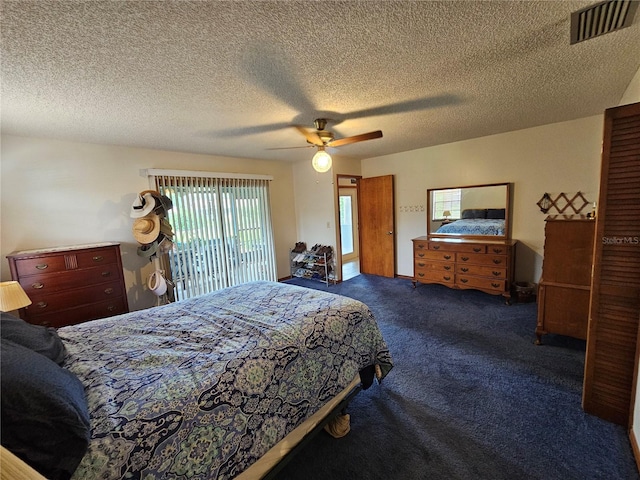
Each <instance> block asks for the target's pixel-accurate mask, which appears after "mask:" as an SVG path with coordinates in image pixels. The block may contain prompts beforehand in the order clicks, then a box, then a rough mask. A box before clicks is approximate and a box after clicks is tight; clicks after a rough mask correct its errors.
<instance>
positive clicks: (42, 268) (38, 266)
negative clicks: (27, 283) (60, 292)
mask: <svg viewBox="0 0 640 480" xmlns="http://www.w3.org/2000/svg"><path fill="white" fill-rule="evenodd" d="M47 267H49V265H47V264H46V263H39V264H38V265H36V268H37V269H38V270H44V269H46V268H47Z"/></svg>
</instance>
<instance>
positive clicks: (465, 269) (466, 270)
mask: <svg viewBox="0 0 640 480" xmlns="http://www.w3.org/2000/svg"><path fill="white" fill-rule="evenodd" d="M460 270H462V271H463V272H464V273H467V272H468V271H469V269H468V268H467V267H462V268H461V269H460Z"/></svg>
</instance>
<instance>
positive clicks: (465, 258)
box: [460, 257, 469, 262]
mask: <svg viewBox="0 0 640 480" xmlns="http://www.w3.org/2000/svg"><path fill="white" fill-rule="evenodd" d="M460 260H462V261H463V262H467V261H469V257H460Z"/></svg>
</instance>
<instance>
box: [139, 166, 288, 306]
mask: <svg viewBox="0 0 640 480" xmlns="http://www.w3.org/2000/svg"><path fill="white" fill-rule="evenodd" d="M168 173H170V174H163V171H161V170H160V171H158V170H150V171H149V174H150V175H153V177H155V183H156V188H157V190H158V191H159V192H160V193H161V194H164V195H167V196H168V197H169V198H170V199H171V200H172V202H173V208H172V209H171V210H169V212H168V220H169V222H170V223H171V225H172V226H173V230H174V248H173V250H172V251H171V252H170V253H169V255H168V257H169V259H168V260H169V269H170V271H171V278H172V280H173V283H174V285H175V289H174V292H175V299H176V300H183V299H185V298H190V297H193V296H196V295H200V294H203V293H208V292H211V291H214V290H219V289H221V288H225V287H229V286H232V285H238V284H240V283H245V282H248V281H253V280H269V281H276V280H277V271H276V262H275V248H274V243H273V232H272V227H271V215H270V205H269V180H270V178H269V177H264V176H256V177H251V178H237V177H235V176H232V175H229V176H225V174H205V173H203V172H168ZM208 175H211V176H208ZM218 175H219V176H218Z"/></svg>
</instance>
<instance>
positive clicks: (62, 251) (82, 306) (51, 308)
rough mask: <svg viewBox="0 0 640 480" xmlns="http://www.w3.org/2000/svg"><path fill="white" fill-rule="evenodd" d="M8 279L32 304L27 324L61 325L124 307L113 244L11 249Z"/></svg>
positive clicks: (119, 264)
mask: <svg viewBox="0 0 640 480" xmlns="http://www.w3.org/2000/svg"><path fill="white" fill-rule="evenodd" d="M7 258H8V260H9V268H10V270H11V278H12V279H13V280H16V281H18V282H20V285H22V288H23V289H24V291H25V292H26V294H27V295H28V296H29V298H30V299H31V302H32V304H31V305H29V306H28V307H26V308H23V309H20V316H21V317H22V318H23V319H24V320H26V321H27V322H29V323H34V324H38V325H46V326H51V327H63V326H65V325H73V324H76V323H82V322H86V321H88V320H94V319H96V318H102V317H109V316H112V315H117V314H120V313H126V312H128V311H129V306H128V302H127V295H126V290H125V284H124V276H123V272H122V259H121V257H120V245H119V244H118V243H100V244H92V245H77V246H70V247H59V248H48V249H42V250H28V251H22V252H14V253H12V254H10V255H8V256H7Z"/></svg>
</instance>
